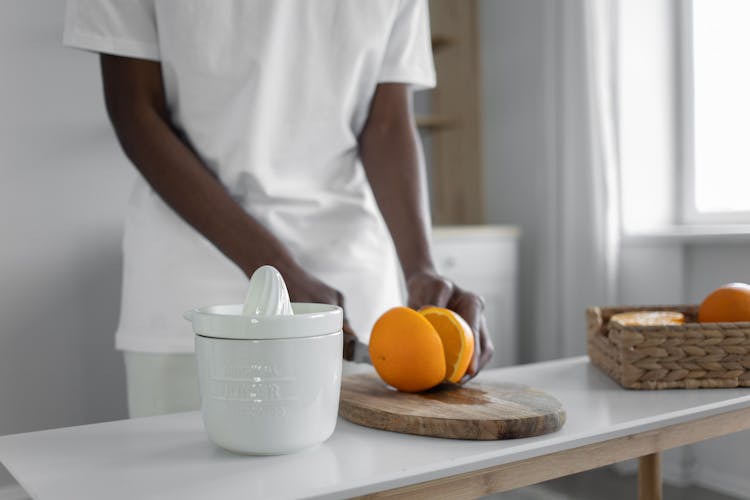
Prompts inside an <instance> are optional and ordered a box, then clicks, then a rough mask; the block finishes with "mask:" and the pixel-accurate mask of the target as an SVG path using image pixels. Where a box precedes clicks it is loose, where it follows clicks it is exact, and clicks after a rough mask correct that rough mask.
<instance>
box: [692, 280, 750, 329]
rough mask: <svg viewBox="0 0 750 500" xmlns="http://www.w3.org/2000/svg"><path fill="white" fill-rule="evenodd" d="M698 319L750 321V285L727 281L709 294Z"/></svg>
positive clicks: (712, 321)
mask: <svg viewBox="0 0 750 500" xmlns="http://www.w3.org/2000/svg"><path fill="white" fill-rule="evenodd" d="M698 321H699V322H701V323H714V322H717V323H721V322H732V321H750V285H748V284H746V283H727V284H726V285H722V286H720V287H719V288H717V289H716V290H714V291H713V292H711V293H710V294H708V296H707V297H706V298H705V299H703V302H701V305H700V307H699V308H698Z"/></svg>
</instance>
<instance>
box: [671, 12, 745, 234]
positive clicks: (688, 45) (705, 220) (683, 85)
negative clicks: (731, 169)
mask: <svg viewBox="0 0 750 500" xmlns="http://www.w3.org/2000/svg"><path fill="white" fill-rule="evenodd" d="M674 9H675V35H676V43H675V58H676V61H675V63H676V71H675V74H676V75H677V82H676V94H677V95H676V99H677V105H676V107H675V108H676V116H675V118H676V121H677V123H676V133H677V137H676V145H677V151H676V159H677V169H676V172H677V175H678V176H679V177H680V180H679V185H680V188H681V189H678V190H677V199H676V201H677V207H676V208H677V210H676V212H677V214H678V223H679V224H682V225H721V224H725V225H734V224H748V223H750V211H731V212H711V213H701V212H699V211H698V209H697V207H696V191H695V177H696V171H695V156H694V152H695V148H694V146H695V142H694V139H695V136H694V132H695V131H694V123H695V116H694V111H693V110H694V107H693V105H694V85H693V82H694V79H693V77H694V73H693V71H694V68H693V57H692V55H693V0H676V1H675V2H674Z"/></svg>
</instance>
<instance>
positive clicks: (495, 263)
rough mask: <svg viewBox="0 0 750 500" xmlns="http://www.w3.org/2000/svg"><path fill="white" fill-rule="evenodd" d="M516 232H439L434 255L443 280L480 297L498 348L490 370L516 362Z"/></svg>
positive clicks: (447, 228)
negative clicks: (450, 281) (445, 278)
mask: <svg viewBox="0 0 750 500" xmlns="http://www.w3.org/2000/svg"><path fill="white" fill-rule="evenodd" d="M519 234H520V232H519V230H518V228H516V227H515V226H438V227H436V228H435V229H434V230H433V236H432V238H433V240H432V251H433V256H434V258H435V264H436V266H437V268H438V271H440V272H441V273H442V274H443V275H445V276H446V277H448V278H449V279H451V280H453V281H454V282H455V283H456V284H458V285H459V286H460V287H462V288H465V289H467V290H471V291H472V292H474V293H477V294H479V295H481V296H482V297H483V298H484V300H485V305H486V308H485V316H486V318H487V327H488V329H489V332H490V336H491V338H492V341H493V343H494V345H495V356H494V357H493V359H492V361H490V364H489V365H488V367H498V366H509V365H514V364H516V363H517V362H518V332H517V330H518V328H517V319H516V318H517V310H516V309H517V289H518V238H519Z"/></svg>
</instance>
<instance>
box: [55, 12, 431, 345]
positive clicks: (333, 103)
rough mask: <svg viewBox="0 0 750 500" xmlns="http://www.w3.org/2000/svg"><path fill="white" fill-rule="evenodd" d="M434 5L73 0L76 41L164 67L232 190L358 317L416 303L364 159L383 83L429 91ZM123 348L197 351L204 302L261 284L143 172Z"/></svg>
mask: <svg viewBox="0 0 750 500" xmlns="http://www.w3.org/2000/svg"><path fill="white" fill-rule="evenodd" d="M429 35H430V33H429V21H428V15H427V6H426V3H425V1H424V0H415V1H411V0H401V1H399V0H366V1H347V0H342V1H336V0H315V1H296V0H273V1H271V0H268V1H265V0H218V1H217V0H71V1H69V2H68V8H67V13H66V23H65V34H64V42H65V44H67V45H70V46H74V47H78V48H83V49H88V50H93V51H97V52H104V53H111V54H117V55H122V56H129V57H135V58H141V59H150V60H158V61H160V63H161V68H162V75H163V79H164V85H165V90H166V96H167V101H168V106H169V110H170V112H171V117H172V121H173V122H174V124H175V126H176V127H177V128H178V129H179V131H180V132H181V133H182V134H184V136H185V138H186V139H187V141H188V142H189V143H190V144H191V145H192V146H193V147H194V149H195V150H196V151H197V152H198V154H199V155H200V157H201V158H202V160H203V161H204V163H205V164H206V165H207V166H208V167H209V168H210V169H212V170H213V171H214V172H215V173H216V174H217V176H218V178H219V179H220V180H221V182H222V183H223V184H224V185H225V186H226V187H227V189H228V190H229V192H230V193H232V196H233V197H234V198H235V199H236V200H237V201H238V202H239V203H240V204H241V205H242V206H243V207H244V208H245V210H247V212H248V213H250V214H251V215H252V216H254V217H255V218H256V219H257V220H258V221H259V222H260V223H262V224H263V225H265V226H266V227H268V228H269V229H270V230H271V232H272V233H273V234H275V235H276V236H277V237H278V238H279V239H280V240H281V241H282V242H283V243H284V244H285V245H286V246H287V247H288V248H289V250H290V251H291V253H292V254H293V255H294V257H295V258H296V259H297V260H298V262H299V263H300V264H301V265H302V266H303V267H304V268H306V269H308V270H309V271H310V272H311V273H312V274H313V275H315V276H316V277H318V278H319V279H321V280H322V281H324V282H325V283H327V284H329V285H330V286H333V287H335V288H337V289H339V290H340V291H341V292H342V293H343V294H344V296H345V301H346V303H345V308H346V312H347V316H348V318H349V320H350V321H351V323H352V326H353V327H354V328H355V330H356V331H357V333H358V335H360V337H362V338H364V340H367V338H368V337H369V332H370V329H371V326H372V324H373V323H374V321H375V319H376V318H377V316H378V315H379V314H381V313H382V312H383V311H385V310H386V309H387V308H389V307H391V306H393V305H396V304H399V303H401V302H402V300H403V299H402V296H401V295H402V294H401V286H400V280H399V268H398V266H397V260H396V258H395V252H394V249H393V244H392V241H391V239H390V236H389V234H388V232H387V229H386V227H385V224H384V222H383V219H382V216H381V214H380V212H379V211H378V209H377V206H376V203H375V201H374V197H373V195H372V192H371V190H370V187H369V184H368V183H367V180H366V177H365V174H364V170H363V168H362V165H361V163H360V160H359V157H358V152H357V136H358V135H359V133H360V132H361V130H362V127H363V126H364V123H365V120H366V118H367V113H368V109H369V106H370V102H371V99H372V96H373V93H374V91H375V87H376V85H377V84H378V83H379V82H403V83H410V84H412V85H413V86H415V87H431V86H433V85H434V83H435V72H434V67H433V62H432V52H431V47H430V36H429ZM123 252H124V259H125V261H124V279H123V292H122V306H121V313H120V323H119V327H118V330H117V334H116V345H117V348H118V349H122V350H132V351H145V352H192V351H193V347H194V344H193V336H192V332H191V329H190V324H189V323H188V322H187V321H185V320H184V319H183V318H182V313H183V312H184V311H186V310H188V309H192V308H194V307H200V306H205V305H211V304H220V303H240V302H242V300H243V299H244V295H245V292H246V287H247V283H248V281H247V277H246V276H245V275H244V274H243V273H242V272H241V271H240V269H239V268H238V267H236V266H235V265H234V264H233V263H232V262H231V261H229V260H228V259H227V258H226V257H225V256H224V255H223V254H221V253H220V252H219V251H218V250H217V249H216V248H215V247H214V246H213V245H212V244H211V243H210V242H208V241H207V240H206V239H204V238H203V237H202V236H201V235H200V234H199V233H198V232H197V231H195V230H194V229H193V228H192V227H190V226H189V225H188V224H186V223H185V222H184V221H183V220H182V219H181V218H180V217H179V216H178V215H177V214H176V213H175V212H173V211H172V210H171V209H170V208H169V207H168V206H167V205H165V203H164V202H163V201H162V200H161V198H160V197H159V196H158V195H157V194H156V193H155V192H154V191H153V190H152V189H151V188H150V186H149V185H148V184H147V183H146V182H145V181H144V180H143V179H142V178H140V177H139V178H138V180H137V182H136V185H135V187H134V190H133V193H132V196H131V198H130V202H129V206H128V211H127V215H126V221H125V236H124V240H123Z"/></svg>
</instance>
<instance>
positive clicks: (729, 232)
mask: <svg viewBox="0 0 750 500" xmlns="http://www.w3.org/2000/svg"><path fill="white" fill-rule="evenodd" d="M622 243H623V245H626V246H630V245H642V244H675V243H677V244H692V243H696V244H706V243H708V244H712V243H750V224H712V225H685V226H670V227H665V228H661V229H654V230H650V231H640V232H634V233H628V234H624V235H623V237H622Z"/></svg>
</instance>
